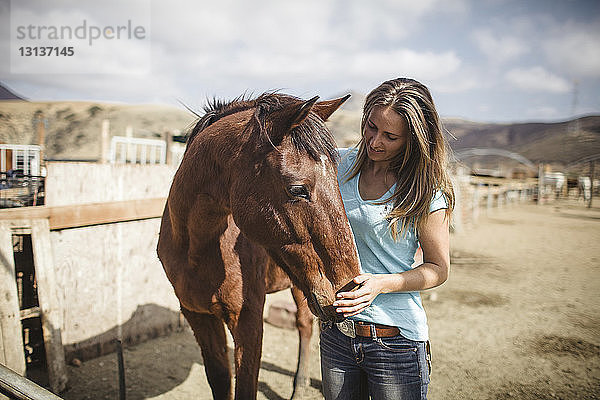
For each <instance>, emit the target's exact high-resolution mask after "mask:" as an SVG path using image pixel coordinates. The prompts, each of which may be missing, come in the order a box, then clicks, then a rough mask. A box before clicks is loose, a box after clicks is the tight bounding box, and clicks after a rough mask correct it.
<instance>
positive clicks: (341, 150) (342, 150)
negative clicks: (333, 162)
mask: <svg viewBox="0 0 600 400" xmlns="http://www.w3.org/2000/svg"><path fill="white" fill-rule="evenodd" d="M349 151H350V149H349V148H347V147H338V148H337V152H338V154H339V156H340V160H342V159H344V158H346V156H347V155H348V152H349Z"/></svg>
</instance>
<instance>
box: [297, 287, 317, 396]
mask: <svg viewBox="0 0 600 400" xmlns="http://www.w3.org/2000/svg"><path fill="white" fill-rule="evenodd" d="M292 296H293V297H294V302H295V303H296V308H297V311H296V327H297V328H298V337H299V346H298V367H297V369H296V376H294V392H293V393H292V399H297V398H301V397H302V395H303V392H304V389H306V387H307V386H308V384H309V383H310V376H309V374H308V359H309V356H310V338H311V337H312V332H313V315H312V313H311V312H310V309H309V308H308V303H307V302H306V297H305V296H304V293H302V291H301V290H300V289H298V288H296V287H295V286H293V287H292Z"/></svg>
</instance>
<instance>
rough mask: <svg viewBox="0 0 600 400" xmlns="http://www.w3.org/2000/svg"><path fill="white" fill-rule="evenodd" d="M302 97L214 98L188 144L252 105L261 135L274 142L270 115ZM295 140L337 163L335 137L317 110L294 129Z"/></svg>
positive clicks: (316, 157)
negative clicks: (268, 121) (269, 127)
mask: <svg viewBox="0 0 600 400" xmlns="http://www.w3.org/2000/svg"><path fill="white" fill-rule="evenodd" d="M299 100H301V99H299V98H297V97H293V96H289V95H286V94H281V93H273V92H267V93H263V94H261V95H260V96H258V97H257V98H255V99H249V98H246V97H245V96H244V95H241V96H238V97H236V98H235V99H233V100H231V101H228V102H226V101H223V100H218V99H216V98H213V99H212V100H211V101H209V102H208V104H207V105H205V106H204V115H202V116H199V115H198V114H196V115H198V116H199V117H200V118H199V119H198V121H197V122H196V123H195V124H194V126H193V128H192V129H191V131H190V133H189V134H188V137H187V146H189V145H190V143H192V141H193V140H194V138H195V137H196V136H197V135H198V134H199V133H201V132H202V131H203V130H205V129H206V128H207V127H209V126H210V125H212V124H214V123H215V122H217V121H218V120H220V119H221V118H224V117H226V116H228V115H231V114H235V113H238V112H241V111H245V110H249V109H252V108H255V112H254V121H255V122H256V123H257V125H258V127H259V130H260V134H261V135H263V136H264V137H265V138H266V140H268V142H270V143H271V144H273V142H272V141H271V138H269V136H268V134H267V132H266V129H265V121H266V119H267V116H268V115H269V114H270V113H272V112H274V111H277V110H280V109H281V108H283V107H284V106H286V105H288V104H291V103H292V102H297V101H299ZM194 114H195V113H194ZM291 139H292V143H293V144H294V146H295V147H296V149H298V150H300V151H305V152H306V153H308V154H309V155H310V156H311V157H312V158H313V159H314V160H317V161H318V160H319V159H320V156H321V155H325V156H327V157H328V158H329V159H330V160H331V161H332V162H335V160H336V159H337V157H338V153H337V151H336V145H335V140H334V139H333V136H332V135H331V132H329V130H328V129H327V127H326V126H325V124H324V123H323V121H322V120H321V119H320V118H319V117H318V116H317V115H316V114H315V113H313V112H311V113H310V114H309V115H308V117H307V118H306V119H305V120H304V121H303V122H302V123H301V124H300V125H298V126H296V127H295V128H293V129H292V131H291Z"/></svg>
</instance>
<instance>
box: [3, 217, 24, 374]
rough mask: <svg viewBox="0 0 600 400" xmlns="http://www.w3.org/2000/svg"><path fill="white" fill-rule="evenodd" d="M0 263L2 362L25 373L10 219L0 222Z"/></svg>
mask: <svg viewBox="0 0 600 400" xmlns="http://www.w3.org/2000/svg"><path fill="white" fill-rule="evenodd" d="M0 264H1V265H0V298H1V299H2V301H0V364H3V365H5V366H6V367H8V368H10V369H12V370H13V371H15V372H16V373H18V374H21V375H25V371H26V364H25V353H24V350H23V336H22V335H23V333H22V332H21V313H20V311H19V296H18V294H17V282H16V279H15V259H14V254H13V242H12V231H11V228H10V222H8V223H1V224H0Z"/></svg>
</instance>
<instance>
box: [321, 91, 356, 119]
mask: <svg viewBox="0 0 600 400" xmlns="http://www.w3.org/2000/svg"><path fill="white" fill-rule="evenodd" d="M350 96H351V95H350V94H347V95H345V96H344V97H340V98H339V99H334V100H326V101H320V102H318V103H317V104H315V106H314V107H313V111H314V112H315V113H317V115H318V116H319V117H321V119H322V120H323V121H327V119H328V118H329V117H330V116H331V114H333V113H334V112H335V110H337V109H338V108H340V106H341V105H342V104H344V102H345V101H346V100H348V99H349V98H350Z"/></svg>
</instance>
